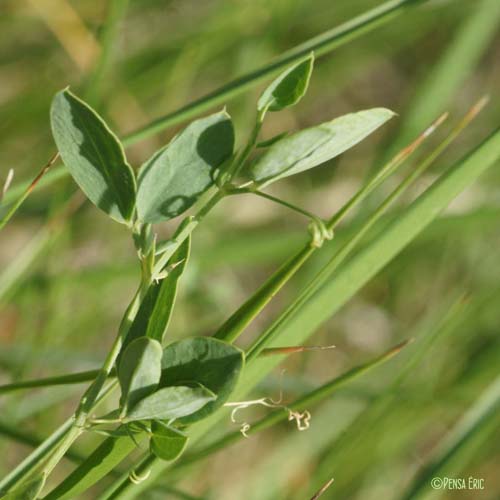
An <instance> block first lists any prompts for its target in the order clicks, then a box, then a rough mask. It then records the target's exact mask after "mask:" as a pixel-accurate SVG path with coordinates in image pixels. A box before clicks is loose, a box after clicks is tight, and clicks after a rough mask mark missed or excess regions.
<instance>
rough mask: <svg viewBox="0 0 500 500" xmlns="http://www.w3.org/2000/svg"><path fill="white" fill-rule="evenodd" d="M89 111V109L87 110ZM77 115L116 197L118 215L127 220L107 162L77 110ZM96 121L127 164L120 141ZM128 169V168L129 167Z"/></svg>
mask: <svg viewBox="0 0 500 500" xmlns="http://www.w3.org/2000/svg"><path fill="white" fill-rule="evenodd" d="M88 109H89V110H90V108H88ZM77 113H78V114H79V115H80V123H81V125H82V128H83V129H84V130H85V132H86V134H87V138H88V139H89V140H90V142H91V143H92V146H93V149H94V151H95V152H96V154H97V157H98V158H99V161H100V163H101V165H102V167H103V168H102V171H103V172H105V174H106V179H107V182H108V185H109V184H110V185H112V186H113V190H114V192H115V193H116V196H117V200H116V201H117V202H118V209H119V211H120V215H121V216H122V217H123V218H124V219H125V220H128V219H129V218H130V214H128V216H126V215H124V212H125V213H126V212H128V210H126V209H125V206H124V204H123V199H122V193H121V191H120V190H119V189H118V185H117V184H116V182H115V179H114V178H113V176H112V175H111V173H110V172H109V170H108V168H107V162H106V161H105V160H104V158H103V156H102V155H101V152H100V150H99V148H98V147H97V144H96V143H95V140H94V136H93V135H92V134H91V133H90V131H89V129H88V127H87V124H86V123H85V120H84V119H82V115H81V114H80V111H79V110H77ZM98 121H99V123H100V125H102V126H103V127H104V129H105V130H106V132H108V133H109V134H111V136H112V137H113V139H115V140H116V141H117V144H118V148H119V149H120V150H121V151H120V152H121V153H122V156H123V158H122V159H123V162H124V163H125V164H127V160H126V158H125V154H124V152H123V149H122V146H121V144H120V141H119V140H118V138H117V137H116V136H115V134H114V133H113V132H112V131H111V130H110V129H109V128H108V127H107V125H106V124H105V123H104V122H103V121H101V120H100V118H98ZM113 156H114V153H113ZM129 168H130V167H129Z"/></svg>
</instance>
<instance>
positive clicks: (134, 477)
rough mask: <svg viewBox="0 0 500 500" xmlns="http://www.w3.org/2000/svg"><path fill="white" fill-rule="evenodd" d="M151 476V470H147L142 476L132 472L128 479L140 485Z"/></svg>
mask: <svg viewBox="0 0 500 500" xmlns="http://www.w3.org/2000/svg"><path fill="white" fill-rule="evenodd" d="M150 474H151V470H147V471H146V472H145V473H144V474H143V475H142V476H140V475H139V474H137V472H136V471H135V470H132V471H131V472H130V474H129V475H128V478H129V479H130V481H131V482H132V483H134V484H139V483H142V482H143V481H146V479H148V477H149V475H150Z"/></svg>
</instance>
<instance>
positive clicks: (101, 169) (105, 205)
mask: <svg viewBox="0 0 500 500" xmlns="http://www.w3.org/2000/svg"><path fill="white" fill-rule="evenodd" d="M50 121H51V125H52V134H53V136H54V140H55V142H56V145H57V148H58V150H59V153H60V155H61V157H62V160H63V162H64V164H65V165H66V167H67V168H68V170H69V171H70V173H71V175H72V176H73V178H74V179H75V181H76V182H77V184H78V185H79V186H80V188H81V189H82V191H83V192H84V193H85V194H86V195H87V197H88V198H89V199H90V201H92V203H94V205H96V206H98V207H99V208H100V209H101V210H103V211H104V212H106V213H107V214H108V215H110V216H111V217H113V219H116V220H117V221H119V222H129V221H130V219H131V217H132V214H133V211H134V206H135V191H136V185H135V184H136V183H135V176H134V172H133V171H132V169H131V167H130V165H129V164H128V163H127V160H126V158H125V153H124V151H123V147H122V145H121V144H120V141H119V140H118V138H117V137H116V136H115V135H114V134H113V132H111V130H110V129H109V127H108V126H107V125H106V123H104V120H103V119H102V118H101V117H100V116H99V115H98V114H97V113H96V112H95V111H94V110H93V109H92V108H90V106H88V104H85V103H84V102H83V101H82V100H80V99H78V98H77V97H76V96H75V95H73V94H72V93H71V92H70V91H69V90H62V91H61V92H59V93H57V94H56V96H55V97H54V100H53V101H52V107H51V110H50Z"/></svg>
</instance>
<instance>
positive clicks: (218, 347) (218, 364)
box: [160, 337, 244, 424]
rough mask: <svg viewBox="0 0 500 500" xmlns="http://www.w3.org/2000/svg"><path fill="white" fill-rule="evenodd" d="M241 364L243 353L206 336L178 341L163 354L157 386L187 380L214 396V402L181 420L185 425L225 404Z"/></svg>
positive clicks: (173, 384) (170, 384) (175, 383)
mask: <svg viewBox="0 0 500 500" xmlns="http://www.w3.org/2000/svg"><path fill="white" fill-rule="evenodd" d="M243 365H244V354H243V351H241V350H240V349H238V348H237V347H234V346H232V345H230V344H227V343H226V342H222V341H220V340H216V339H213V338H209V337H198V338H189V339H185V340H180V341H178V342H174V343H172V344H170V345H169V346H167V347H166V348H165V350H164V351H163V358H162V367H163V370H162V374H161V380H160V387H168V386H175V385H179V384H181V383H183V382H186V381H187V382H191V383H195V384H200V385H202V386H204V387H206V388H208V389H209V390H210V391H212V392H213V393H214V394H215V395H216V397H215V398H214V400H212V401H211V402H209V403H208V404H207V405H204V406H203V408H201V409H200V410H199V411H197V412H194V413H191V414H189V415H188V416H186V417H185V418H183V419H181V420H180V421H181V422H182V423H184V424H186V423H191V422H195V421H197V420H200V419H202V418H205V417H207V416H208V415H209V414H210V413H212V412H214V411H215V410H216V409H217V408H219V407H220V406H221V405H223V404H224V403H225V402H226V401H227V399H228V397H229V396H230V394H231V392H232V391H233V389H234V387H235V386H236V382H237V381H238V377H239V375H240V372H241V370H242V369H243Z"/></svg>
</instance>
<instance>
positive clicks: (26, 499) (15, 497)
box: [0, 474, 46, 500]
mask: <svg viewBox="0 0 500 500" xmlns="http://www.w3.org/2000/svg"><path fill="white" fill-rule="evenodd" d="M45 479H46V476H45V474H42V475H39V476H36V477H34V478H33V479H29V480H28V481H26V482H24V483H21V484H20V485H19V486H17V487H16V488H14V489H13V490H12V491H11V492H9V493H7V494H6V495H4V496H2V497H0V498H2V499H3V500H35V499H36V498H38V496H39V495H40V493H41V492H42V490H43V487H44V485H45Z"/></svg>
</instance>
